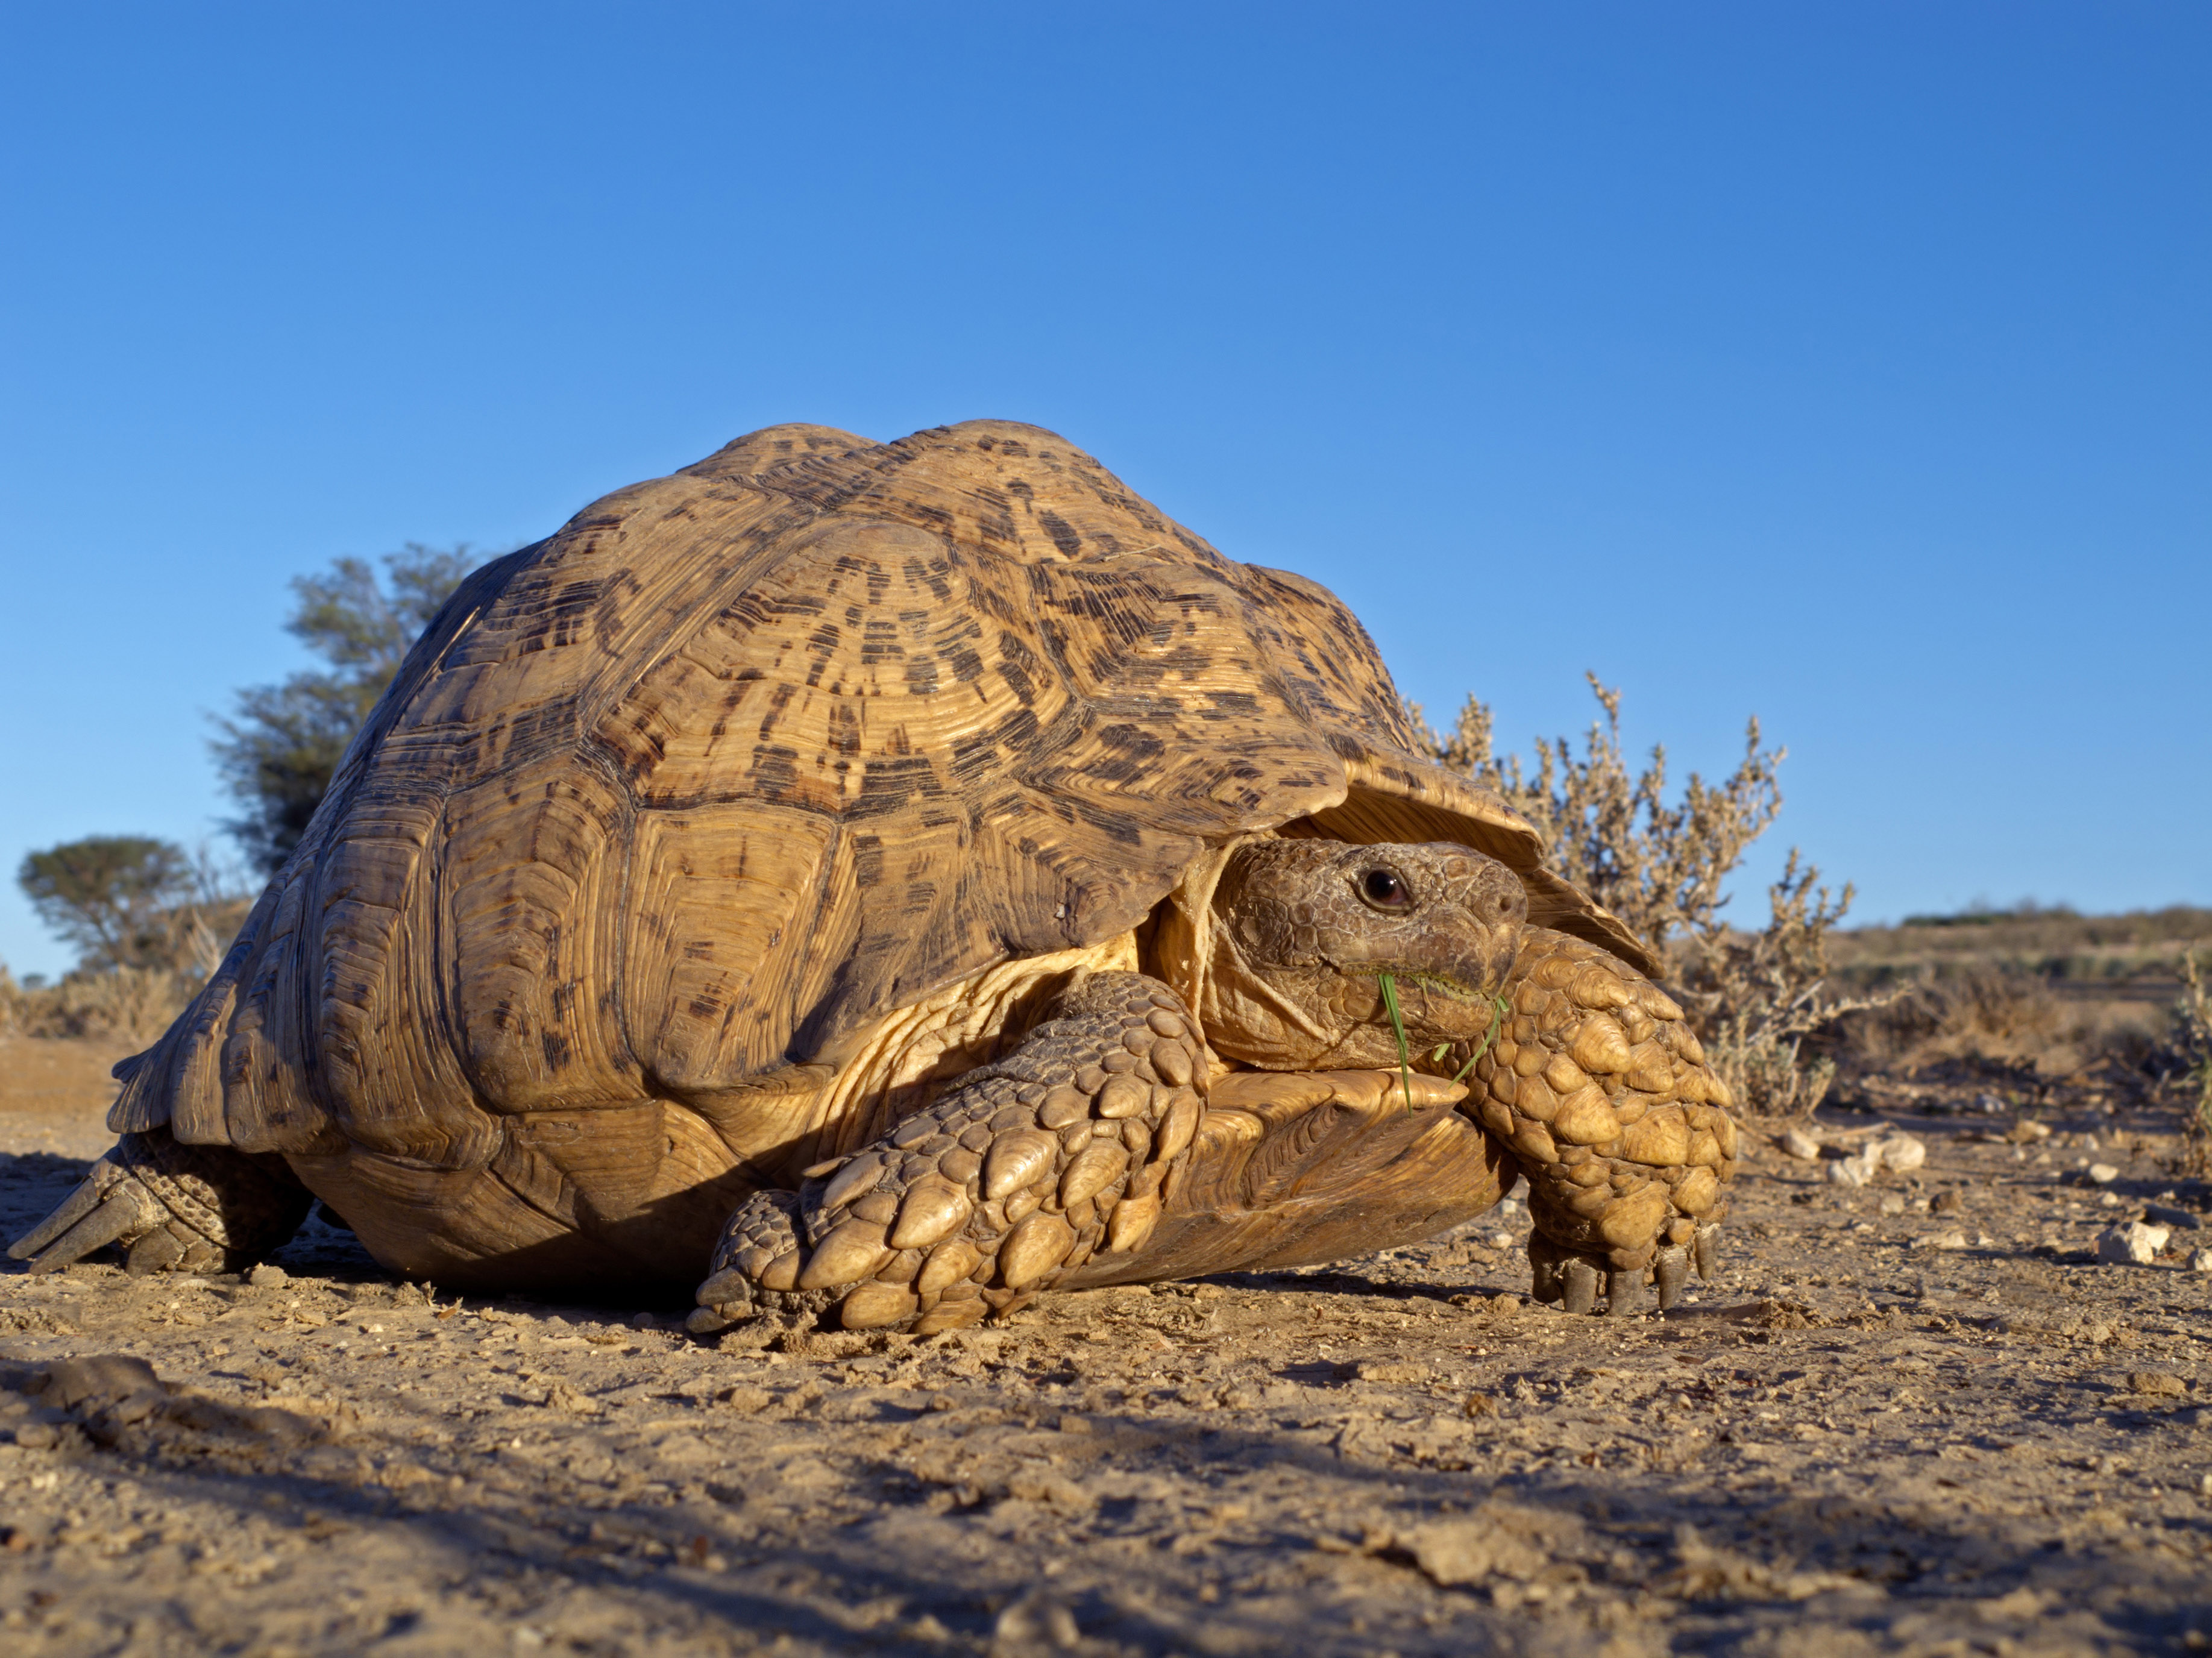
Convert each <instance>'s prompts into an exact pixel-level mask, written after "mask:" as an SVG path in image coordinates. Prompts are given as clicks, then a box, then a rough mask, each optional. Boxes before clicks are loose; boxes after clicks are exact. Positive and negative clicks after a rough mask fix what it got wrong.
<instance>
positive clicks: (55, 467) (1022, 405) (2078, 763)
mask: <svg viewBox="0 0 2212 1658" xmlns="http://www.w3.org/2000/svg"><path fill="white" fill-rule="evenodd" d="M0 55H4V62H5V64H6V70H7V73H6V82H7V86H8V93H7V95H6V97H5V99H4V100H0V157H4V159H0V191H4V197H0V207H3V208H4V223H5V226H6V229H5V233H4V236H0V376H4V381H3V382H0V385H4V398H0V695H4V704H0V706H4V707H5V708H6V710H7V714H6V723H5V726H4V727H0V732H4V735H0V863H4V865H5V866H6V869H7V871H8V872H9V873H12V871H13V868H14V866H15V864H16V863H18V862H19V861H20V859H21V855H22V853H24V851H26V850H27V849H28V848H31V847H40V846H45V845H48V844H51V843H52V842H54V841H60V840H64V839H68V838H74V837H76V836H78V835H88V834H94V833H123V832H151V833H156V834H161V835H170V836H173V837H175V838H177V839H179V840H181V841H186V842H188V843H189V842H194V841H200V840H202V839H204V838H207V837H210V836H211V835H214V834H215V833H216V823H217V822H218V820H219V819H220V818H221V817H223V816H224V815H225V813H226V811H227V809H228V808H227V803H226V801H225V800H224V799H223V797H222V794H221V793H220V792H219V790H218V788H217V787H216V781H215V777H214V774H213V770H212V768H211V767H210V763H209V762H208V758H207V755H206V750H205V746H204V743H205V738H206V736H207V734H208V730H209V727H208V724H207V716H208V715H209V714H211V713H214V712H216V711H220V710H222V709H223V708H226V707H227V706H228V701H229V693H230V690H231V688H233V687H234V686H237V685H240V684H246V683H253V682H257V681H268V680H272V679H276V678H278V677H282V676H283V674H284V673H285V672H287V671H289V670H290V669H292V668H294V667H295V666H299V665H301V657H300V655H299V653H298V652H297V649H296V647H295V646H294V645H293V644H292V642H291V641H290V640H289V638H288V637H287V636H286V635H284V634H283V631H282V627H281V623H282V621H283V616H284V614H285V611H286V609H287V605H288V603H289V594H288V592H287V590H286V586H285V583H286V580H287V579H288V578H289V577H290V576H292V575H293V574H296V573H299V572H301V571H305V570H308V569H313V568H318V567H319V566H321V565H323V564H325V563H326V562H328V561H329V560H330V559H331V558H332V557H333V556H337V555H339V554H343V553H356V554H364V555H374V554H376V553H379V552H381V551H384V550H389V549H392V548H395V547H397V546H398V545H399V544H401V543H403V542H405V541H409V540H416V541H424V542H430V543H435V544H450V543H452V542H455V541H468V542H471V543H474V544H477V545H479V546H481V547H483V548H484V549H486V550H503V549H505V548H507V547H509V546H513V545H516V544H520V543H522V542H524V541H527V540H531V539H534V538H535V537H538V536H540V535H543V534H545V533H547V532H548V531H550V530H552V529H553V528H555V527H556V525H559V524H560V523H561V521H562V519H565V518H566V517H568V515H569V514H570V513H573V512H574V510H576V509H577V508H578V507H580V506H582V505H583V504H584V503H585V502H586V501H589V500H591V499H592V497H594V496H596V495H599V494H601V493H603V492H604V491H605V490H607V489H612V488H615V487H617V486H619V485H622V484H624V483H630V482H632V481H634V480H636V479H639V478H642V477H652V476H655V475H658V474H661V473H665V472H666V471H671V469H673V468H675V467H678V466H681V465H685V464H687V463H689V462H690V461H692V460H694V459H697V458H698V457H700V456H701V455H703V454H705V453H707V452H708V451H710V450H712V449H714V447H716V446H719V445H720V444H721V443H722V442H724V441H726V440H728V439H729V438H732V437H733V436H736V435H737V434H740V433H743V432H745V431H749V430H750V429H752V428H757V427H759V426H763V425H766V424H769V423H770V422H777V421H787V420H805V421H817V422H823V423H826V424H829V425H834V426H840V427H844V428H849V429H852V430H854V431H858V432H861V433H864V434H868V435H870V436H872V437H878V438H891V437H896V436H899V435H902V434H905V433H907V432H909V431H912V430H914V429H915V428H920V427H924V426H931V425H936V424H939V423H942V422H950V421H956V420H962V419H967V418H971V417H976V416H998V417H1004V418H1010V419H1018V420H1025V421H1031V422H1036V423H1038V424H1041V425H1043V426H1048V427H1050V428H1054V429H1055V430H1057V431H1059V432H1060V433H1062V434H1065V435H1066V437H1068V438H1069V439H1070V440H1073V441H1074V442H1076V443H1078V444H1079V445H1081V446H1083V447H1085V448H1086V449H1088V450H1090V451H1091V452H1092V453H1094V454H1096V455H1097V456H1098V457H1099V458H1100V459H1102V460H1103V461H1104V462H1105V464H1106V465H1108V466H1109V467H1111V468H1113V469H1114V470H1115V471H1117V472H1119V473H1120V474H1121V477H1123V478H1124V479H1126V480H1127V482H1128V483H1130V484H1131V485H1133V487H1134V488H1136V489H1138V490H1139V491H1141V492H1142V493H1143V494H1145V495H1148V496H1150V497H1151V498H1152V500H1153V501H1156V502H1158V504H1159V505H1160V506H1161V507H1164V508H1165V509H1166V510H1167V511H1169V512H1170V513H1174V514H1175V515H1176V516H1177V517H1179V518H1181V519H1183V520H1184V521H1185V522H1186V523H1188V524H1189V525H1192V526H1193V527H1194V528H1195V529H1196V530H1198V531H1200V533H1202V534H1204V535H1206V537H1209V538H1211V539H1212V541H1213V542H1214V543H1215V544H1216V545H1218V546H1219V547H1221V548H1222V549H1223V550H1225V551H1226V552H1228V553H1229V554H1231V556H1236V557H1239V558H1245V559H1251V560H1255V561H1259V562H1265V563H1269V564H1276V565H1282V566H1286V567H1288V568H1292V569H1296V570H1300V571H1303V572H1304V573H1306V574H1310V575H1311V576H1314V577H1316V578H1317V579H1319V580H1322V581H1324V582H1326V583H1328V585H1329V586H1333V587H1334V588H1335V589H1336V590H1337V591H1338V592H1340V593H1341V594H1343V595H1344V596H1345V598H1346V599H1348V600H1349V601H1350V602H1351V604H1352V606H1353V608H1354V609H1355V610H1357V611H1358V613H1359V615H1360V616H1361V617H1362V618H1363V619H1364V621H1365V622H1366V623H1367V624H1368V626H1369V628H1370V629H1371V630H1372V631H1373V632H1374V634H1375V635H1376V638H1377V640H1378V641H1380V643H1381V645H1382V647H1383V653H1384V654H1385V656H1386V657H1387V658H1388V659H1389V662H1390V663H1391V665H1392V667H1393V668H1394V670H1395V672H1396V674H1397V676H1398V681H1399V683H1400V685H1401V687H1402V688H1403V689H1405V691H1406V692H1407V694H1409V695H1413V696H1416V697H1419V698H1421V699H1423V700H1425V701H1427V702H1428V703H1429V704H1430V705H1431V708H1432V710H1433V711H1436V712H1440V713H1442V712H1448V711H1449V708H1450V707H1451V706H1452V705H1455V703H1456V702H1457V701H1458V699H1459V697H1460V696H1461V695H1462V694H1463V693H1464V692H1465V691H1467V690H1468V689H1476V690H1478V691H1480V693H1481V694H1482V695H1484V696H1485V697H1486V698H1487V699H1489V700H1490V701H1492V702H1493V703H1494V704H1495V705H1496V706H1497V708H1498V714H1499V726H1500V732H1501V736H1502V737H1503V738H1506V739H1510V741H1511V742H1512V743H1513V744H1514V745H1515V746H1517V747H1525V746H1526V743H1527V740H1528V738H1530V737H1532V736H1533V735H1534V734H1535V733H1537V732H1547V733H1549V732H1563V731H1579V730H1580V729H1581V727H1582V726H1583V725H1585V724H1586V723H1587V720H1588V718H1589V714H1590V713H1591V711H1592V709H1591V704H1590V702H1589V695H1588V692H1587V691H1586V690H1585V689H1584V688H1583V683H1582V675H1583V670H1584V669H1585V668H1589V669H1594V670H1595V671H1597V672H1598V673H1599V674H1600V675H1601V677H1604V678H1605V679H1607V681H1609V682H1612V683H1619V684H1620V685H1621V686H1622V687H1623V688H1624V689H1625V691H1626V697H1627V704H1626V712H1627V732H1628V737H1629V738H1630V740H1631V741H1632V743H1633V744H1638V745H1639V746H1642V745H1648V744H1650V743H1651V742H1653V741H1654V740H1657V739H1662V738H1663V739H1665V740H1666V741H1667V742H1668V744H1669V745H1670V748H1671V749H1672V751H1673V753H1674V756H1675V757H1676V759H1677V761H1678V762H1679V763H1680V764H1682V765H1696V766H1699V767H1703V768H1706V769H1707V770H1709V771H1710V770H1714V769H1720V768H1725V767H1726V766H1727V765H1728V764H1729V762H1730V761H1731V760H1732V758H1733V757H1734V755H1735V751H1736V750H1737V749H1738V747H1739V745H1740V742H1741V726H1742V721H1743V720H1744V717H1745V716H1746V715H1747V714H1750V713H1752V712H1753V711H1756V712H1757V713H1758V714H1759V715H1760V716H1761V718H1762V719H1763V720H1765V724H1766V728H1767V731H1768V732H1769V734H1770V735H1771V737H1773V738H1777V739H1778V740H1780V741H1782V742H1784V743H1786V744H1788V746H1789V748H1790V761H1789V762H1788V764H1787V766H1786V767H1785V768H1784V786H1785V788H1786V790H1787V793H1788V795H1789V805H1788V807H1787V809H1786V810H1785V811H1784V817H1783V819H1782V823H1781V824H1780V826H1779V827H1778V829H1777V830H1776V831H1775V834H1774V836H1773V837H1772V839H1773V841H1774V844H1773V845H1772V847H1771V848H1768V849H1765V851H1764V852H1763V853H1762V855H1761V857H1760V859H1759V863H1758V865H1757V867H1756V868H1755V869H1753V871H1752V872H1751V874H1752V875H1753V878H1764V877H1765V875H1767V874H1768V873H1770V872H1771V868H1772V865H1773V863H1774V862H1775V861H1776V860H1778V858H1779V857H1780V855H1781V853H1782V852H1783V851H1784V848H1785V847H1786V845H1787V844H1788V843H1790V842H1792V841H1794V842H1796V843H1798V844H1801V845H1802V846H1803V847H1804V848H1805V850H1806V852H1807V853H1808V856H1810V857H1811V858H1812V859H1814V861H1816V862H1818V863H1819V864H1820V865H1821V866H1822V867H1823V868H1824V869H1825V870H1826V871H1828V872H1831V873H1832V874H1833V875H1835V876H1837V877H1838V878H1850V879H1852V880H1855V881H1856V882H1857V884H1858V887H1859V890H1860V895H1861V901H1860V911H1859V914H1862V915H1863V916H1864V917H1866V918H1868V919H1876V918H1885V917H1895V916H1898V915H1900V914H1905V913H1907V912H1911V911H1915V910H1927V909H1941V908H1953V907H1957V906H1960V905H1963V904H1966V903H1967V902H1971V901H1972V900H1974V899H1975V898H1977V897H1988V898H1992V899H1995V900H1997V901H1999V902H2009V901H2011V900H2014V899H2016V898H2019V897H2021V896H2035V897H2038V898H2039V899H2042V900H2044V901H2045V902H2051V901H2061V900H2063V901H2070V902H2074V903H2075V904H2077V905H2080V906H2082V907H2084V908H2125V907H2132V906H2137V905H2154V904H2162V903H2169V902H2199V903H2204V902H2212V782H2208V772H2212V675H2208V672H2207V665H2208V662H2212V575H2208V566H2212V465H2208V462H2212V419H2208V411H2212V349H2208V345H2212V320H2208V319H2212V302H2208V296H2212V96H2208V93H2207V88H2208V86H2212V9H2208V8H2206V7H2205V6H2203V5H2202V4H2199V3H2194V0H2192V3H2186V4H2183V3H2175V4H2170V5H2142V4H2091V3H2067V4H2063V5H2045V4H2036V3H2027V0H2002V3H1990V4H1969V3H1949V4H1935V5H1930V4H1927V3H1922V0H1914V3H1911V4H1880V3H1870V0H1852V3H1850V4H1838V5H1820V4H1812V3H1802V4H1792V5H1789V6H1772V5H1765V4H1748V3H1745V4H1679V5H1667V6H1655V5H1650V4H1646V3H1637V4H1632V5H1604V4H1578V5H1576V6H1573V7H1563V6H1534V5H1525V4H1514V5H1487V4H1479V3H1467V0H1462V3H1455V4H1451V5H1445V6H1437V7H1422V6H1415V5H1393V6H1388V7H1383V6H1351V5H1341V4H1340V5H1330V6H1299V5H1286V4H1283V3H1269V4H1266V5H1251V6H1239V5H1228V4H1215V3H1198V4H1193V3H1189V0H1183V3H1178V4H1174V5H1161V6H1144V5H1138V4H1130V3H1116V4H1114V5H1110V6H1106V5H1096V4H1090V5H1073V4H1071V5H1049V6H1039V5H1036V4H1034V3H1029V4H1022V5H994V4H987V3H980V0H964V3H962V4H960V5H957V6H929V7H921V6H903V5H892V4H888V3H882V4H871V3H863V4H858V5H846V6H839V7H814V6H793V5H777V6H774V7H768V6H754V5H744V4H738V3H721V4H714V5H696V6H695V5H678V4H643V3H635V4H622V5H609V4H599V5H592V6H571V5H560V4H549V3H544V0H533V3H531V4H528V5H513V6H495V5H481V4H476V5H472V4H465V3H453V0H444V3H440V4H437V5H424V6H416V5H408V4H399V3H392V0H381V3H379V4H377V5H375V6H349V7H339V6H301V5H296V4H283V5H269V6H261V7H254V6H242V5H222V4H214V3H207V4H198V5H193V6H190V7H182V6H174V5H167V4H163V5H149V6H144V7H130V6H118V5H100V4H83V5H68V6H58V5H30V4H23V3H11V4H9V5H7V6H6V7H5V8H4V9H0ZM1741 908H1743V909H1744V911H1745V919H1747V920H1755V919H1757V917H1758V914H1759V913H1760V900H1759V897H1758V895H1757V893H1756V891H1755V890H1753V892H1751V893H1750V894H1749V895H1748V897H1747V900H1746V902H1744V904H1743V905H1742V906H1741ZM0 959H4V960H6V961H7V962H8V963H9V964H11V965H12V966H13V967H14V968H15V970H16V971H17V972H18V973H21V972H25V971H36V970H45V971H48V972H52V971H54V970H56V969H59V968H61V967H64V966H65V965H66V964H67V963H66V962H65V960H64V956H63V952H62V951H61V950H60V949H59V948H58V946H57V945H55V944H53V943H52V941H51V940H49V939H48V938H46V936H45V935H44V934H43V933H42V932H40V929H39V928H38V926H37V925H36V923H35V921H34V920H33V918H32V917H31V916H30V914H29V913H28V911H27V907H26V906H25V905H24V904H23V903H22V902H21V897H20V896H19V895H18V893H17V892H16V890H15V886H14V884H13V882H12V880H9V882H7V884H6V890H5V892H4V895H0Z"/></svg>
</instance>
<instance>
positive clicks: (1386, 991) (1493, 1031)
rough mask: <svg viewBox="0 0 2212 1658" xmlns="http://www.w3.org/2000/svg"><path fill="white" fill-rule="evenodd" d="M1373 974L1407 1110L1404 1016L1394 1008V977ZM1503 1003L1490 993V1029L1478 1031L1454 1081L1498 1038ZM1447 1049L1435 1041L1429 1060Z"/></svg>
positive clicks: (1408, 1056) (1409, 1069)
mask: <svg viewBox="0 0 2212 1658" xmlns="http://www.w3.org/2000/svg"><path fill="white" fill-rule="evenodd" d="M1375 976H1376V978H1377V979H1379V980H1381V981H1383V1010H1384V1011H1386V1012H1388V1013H1389V1016H1390V1031H1391V1034H1392V1035H1395V1036H1396V1037H1397V1039H1398V1085H1399V1087H1401V1088H1402V1089H1403V1090H1405V1092H1406V1109H1407V1110H1408V1111H1411V1110H1412V1109H1413V1061H1412V1050H1411V1049H1410V1048H1408V1046H1407V1042H1406V1016H1405V1015H1404V1014H1403V1013H1401V1012H1400V1011H1398V981H1397V977H1396V975H1394V974H1389V973H1378V974H1376V975H1375ZM1505 1006H1506V1004H1505V998H1504V997H1503V996H1492V998H1491V999H1490V1029H1487V1030H1486V1031H1484V1032H1483V1033H1482V1040H1481V1041H1480V1042H1477V1043H1476V1044H1475V1045H1474V1053H1472V1054H1468V1056H1467V1063H1466V1064H1465V1065H1463V1066H1460V1068H1459V1069H1458V1070H1457V1071H1456V1072H1453V1074H1452V1080H1453V1081H1454V1082H1455V1083H1458V1082H1465V1081H1466V1080H1467V1073H1468V1072H1470V1071H1472V1070H1474V1062H1475V1061H1476V1060H1479V1059H1480V1058H1481V1057H1482V1056H1483V1055H1484V1054H1487V1053H1488V1052H1490V1045H1491V1043H1492V1042H1496V1041H1497V1040H1498V1029H1499V1028H1500V1027H1501V1026H1503V1025H1504V1023H1505ZM1450 1052H1451V1044H1450V1043H1449V1042H1438V1043H1437V1051H1436V1052H1435V1053H1433V1054H1430V1055H1429V1058H1430V1060H1431V1061H1433V1060H1441V1059H1443V1056H1444V1055H1445V1054H1449V1053H1450Z"/></svg>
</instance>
